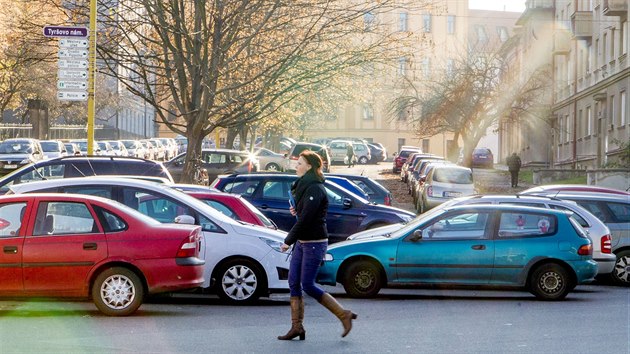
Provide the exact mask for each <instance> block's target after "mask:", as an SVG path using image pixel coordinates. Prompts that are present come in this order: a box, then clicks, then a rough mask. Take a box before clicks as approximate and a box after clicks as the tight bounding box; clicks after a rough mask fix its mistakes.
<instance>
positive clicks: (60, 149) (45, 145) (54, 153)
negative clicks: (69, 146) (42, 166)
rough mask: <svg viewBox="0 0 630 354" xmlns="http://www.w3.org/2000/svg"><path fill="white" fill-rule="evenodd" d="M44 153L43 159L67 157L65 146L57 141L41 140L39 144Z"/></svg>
mask: <svg viewBox="0 0 630 354" xmlns="http://www.w3.org/2000/svg"><path fill="white" fill-rule="evenodd" d="M39 144H40V145H41V146H42V151H43V152H44V159H54V158H55V157H62V156H68V153H67V151H66V146H65V145H64V144H63V143H62V142H61V141H59V140H42V141H40V142H39Z"/></svg>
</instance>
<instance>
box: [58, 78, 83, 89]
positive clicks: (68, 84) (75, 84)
mask: <svg viewBox="0 0 630 354" xmlns="http://www.w3.org/2000/svg"><path fill="white" fill-rule="evenodd" d="M57 88H58V89H60V90H87V81H67V80H59V81H57Z"/></svg>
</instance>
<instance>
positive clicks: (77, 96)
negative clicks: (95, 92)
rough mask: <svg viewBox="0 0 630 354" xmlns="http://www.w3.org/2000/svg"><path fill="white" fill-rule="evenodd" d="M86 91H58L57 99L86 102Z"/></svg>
mask: <svg viewBox="0 0 630 354" xmlns="http://www.w3.org/2000/svg"><path fill="white" fill-rule="evenodd" d="M87 97H88V93H87V91H58V92H57V99H58V100H60V101H86V100H87Z"/></svg>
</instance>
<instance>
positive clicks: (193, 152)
mask: <svg viewBox="0 0 630 354" xmlns="http://www.w3.org/2000/svg"><path fill="white" fill-rule="evenodd" d="M186 137H187V138H188V146H187V147H186V162H185V164H184V171H183V173H182V177H181V179H180V180H179V182H180V183H193V179H194V176H195V165H196V164H195V163H194V162H193V161H194V160H195V159H201V143H202V140H203V139H202V138H201V137H200V134H198V133H196V132H195V131H194V130H193V129H191V130H189V131H188V134H187V135H186Z"/></svg>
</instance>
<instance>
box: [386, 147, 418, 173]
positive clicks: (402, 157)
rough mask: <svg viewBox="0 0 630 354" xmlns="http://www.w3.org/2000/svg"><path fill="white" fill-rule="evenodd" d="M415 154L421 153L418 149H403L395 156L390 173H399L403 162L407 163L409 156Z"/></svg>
mask: <svg viewBox="0 0 630 354" xmlns="http://www.w3.org/2000/svg"><path fill="white" fill-rule="evenodd" d="M415 152H422V150H421V149H420V148H411V147H403V148H402V149H401V150H400V152H399V153H398V154H396V158H394V166H393V167H392V171H393V172H394V173H399V172H400V170H401V169H402V166H403V164H404V163H405V162H407V158H408V157H409V155H411V154H413V153H415Z"/></svg>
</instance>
